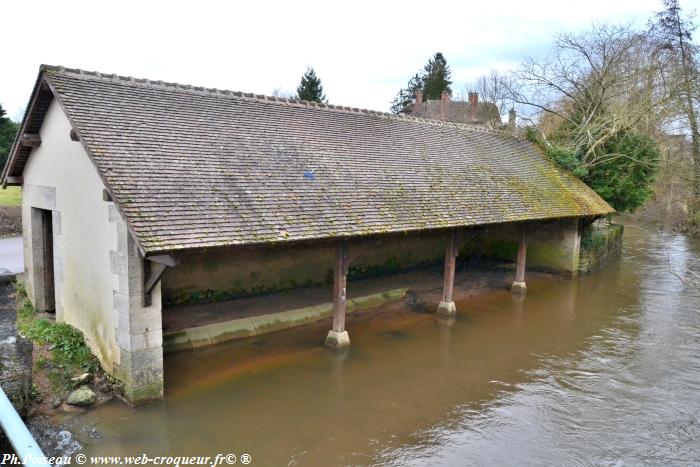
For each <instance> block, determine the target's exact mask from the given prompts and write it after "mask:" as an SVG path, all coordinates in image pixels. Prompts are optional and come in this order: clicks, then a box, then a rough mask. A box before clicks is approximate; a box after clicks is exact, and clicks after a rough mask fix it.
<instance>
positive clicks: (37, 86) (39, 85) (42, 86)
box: [0, 65, 49, 189]
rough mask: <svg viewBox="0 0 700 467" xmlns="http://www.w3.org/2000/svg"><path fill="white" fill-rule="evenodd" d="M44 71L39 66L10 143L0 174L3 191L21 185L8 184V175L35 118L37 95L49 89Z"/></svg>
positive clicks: (43, 68)
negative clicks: (18, 125) (28, 128)
mask: <svg viewBox="0 0 700 467" xmlns="http://www.w3.org/2000/svg"><path fill="white" fill-rule="evenodd" d="M45 69H46V65H41V66H40V67H39V75H38V76H37V79H36V82H35V83H34V89H33V90H32V94H31V96H30V98H29V105H28V106H27V108H26V110H25V111H24V116H23V117H22V123H21V124H20V127H19V131H18V132H17V135H15V140H14V141H13V142H12V148H11V149H10V157H8V159H7V162H6V163H5V167H3V170H2V174H0V184H2V188H3V189H4V188H7V186H8V185H9V186H14V185H21V183H13V182H10V181H9V180H8V178H9V177H10V173H12V169H14V167H15V163H16V161H17V157H18V154H19V150H20V148H21V147H22V145H21V139H22V135H23V134H25V133H26V132H27V126H28V122H29V121H30V120H31V119H32V118H33V117H35V115H34V114H35V113H36V105H37V101H38V97H39V94H40V93H41V91H42V90H43V91H46V90H48V89H49V88H48V84H47V83H46V81H45V80H44V71H45ZM39 118H41V119H42V120H43V118H44V115H41V116H39Z"/></svg>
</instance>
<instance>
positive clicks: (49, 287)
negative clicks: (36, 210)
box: [41, 209, 56, 312]
mask: <svg viewBox="0 0 700 467" xmlns="http://www.w3.org/2000/svg"><path fill="white" fill-rule="evenodd" d="M41 237H42V245H43V247H44V248H43V250H44V252H43V253H44V294H45V296H44V303H45V304H46V311H50V312H54V311H56V290H55V286H54V273H53V219H52V216H51V211H49V210H46V209H41Z"/></svg>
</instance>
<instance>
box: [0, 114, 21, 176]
mask: <svg viewBox="0 0 700 467" xmlns="http://www.w3.org/2000/svg"><path fill="white" fill-rule="evenodd" d="M18 129H19V125H18V124H16V123H15V122H13V121H12V120H10V119H9V118H7V117H6V116H5V110H4V109H3V108H2V105H0V172H2V169H3V168H4V167H5V162H6V161H7V157H8V155H9V154H10V149H12V142H13V141H14V140H15V136H16V135H17V130H18Z"/></svg>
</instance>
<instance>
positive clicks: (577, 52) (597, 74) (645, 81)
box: [506, 25, 674, 167]
mask: <svg viewBox="0 0 700 467" xmlns="http://www.w3.org/2000/svg"><path fill="white" fill-rule="evenodd" d="M645 51H646V52H645ZM665 80H666V77H665V76H664V74H663V73H662V67H661V64H660V62H659V57H658V54H656V55H655V54H649V53H648V43H647V38H646V36H645V35H640V34H637V33H635V32H634V31H633V30H632V29H631V28H630V27H629V26H625V25H623V26H613V25H594V26H593V27H592V28H591V29H590V30H588V31H586V32H583V33H579V34H569V33H567V34H559V35H557V36H555V41H554V47H553V49H552V51H551V53H550V54H549V55H547V56H544V57H541V58H532V57H529V58H527V59H526V60H525V61H524V63H523V64H522V65H521V66H520V68H518V69H517V70H516V71H515V72H514V73H513V76H512V79H511V80H510V81H507V82H506V85H507V86H506V87H507V88H508V93H509V97H510V98H511V99H512V100H513V101H514V102H516V103H518V104H520V105H521V106H523V107H524V108H525V109H529V110H530V112H529V117H530V118H533V119H536V120H539V121H540V122H546V121H547V120H549V121H556V122H557V125H556V127H557V128H559V129H560V130H561V129H564V130H565V131H566V132H567V133H568V134H567V136H568V138H567V140H568V141H569V144H570V145H571V148H570V149H572V150H573V151H574V152H575V153H576V154H579V155H580V158H581V162H582V163H583V164H584V165H585V166H588V167H591V166H594V165H597V164H600V163H602V162H605V161H608V160H610V159H611V158H617V157H628V158H629V157H633V156H631V155H629V154H610V153H606V152H605V151H603V148H604V146H605V144H606V142H608V141H609V140H610V139H611V138H614V137H615V136H616V135H618V134H619V133H620V132H623V131H626V130H629V129H631V128H635V127H637V126H639V125H640V124H647V123H648V121H649V119H650V116H651V115H653V114H654V113H655V112H656V111H657V110H658V109H659V108H662V107H663V106H664V105H665V103H666V102H668V101H669V99H670V98H671V96H672V95H673V94H674V90H673V89H671V87H670V86H667V85H666V83H665ZM524 113H527V112H524ZM524 116H525V117H526V118H527V115H524ZM543 136H545V141H546V135H545V134H544V133H543Z"/></svg>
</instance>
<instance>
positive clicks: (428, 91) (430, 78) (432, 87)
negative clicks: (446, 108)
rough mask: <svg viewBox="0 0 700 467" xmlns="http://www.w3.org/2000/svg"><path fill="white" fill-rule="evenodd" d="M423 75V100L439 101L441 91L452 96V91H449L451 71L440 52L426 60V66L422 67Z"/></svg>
mask: <svg viewBox="0 0 700 467" xmlns="http://www.w3.org/2000/svg"><path fill="white" fill-rule="evenodd" d="M423 73H424V74H423V76H424V78H423V99H425V100H428V99H432V100H437V99H441V98H442V92H443V91H447V92H448V93H450V95H452V89H450V84H452V81H450V78H451V75H452V71H450V67H449V66H448V65H447V60H445V57H444V56H443V55H442V53H441V52H437V53H436V54H435V55H433V57H432V58H431V59H430V60H428V63H427V65H425V67H423Z"/></svg>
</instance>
